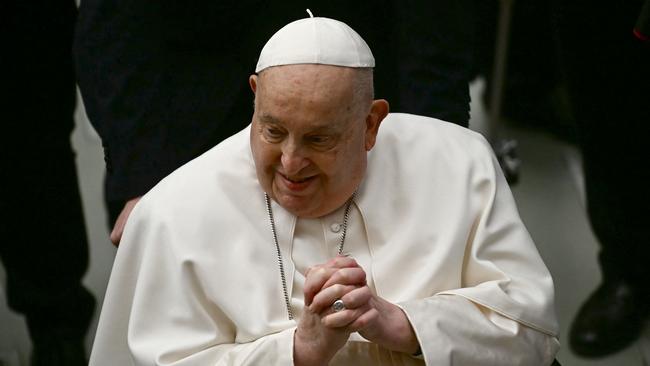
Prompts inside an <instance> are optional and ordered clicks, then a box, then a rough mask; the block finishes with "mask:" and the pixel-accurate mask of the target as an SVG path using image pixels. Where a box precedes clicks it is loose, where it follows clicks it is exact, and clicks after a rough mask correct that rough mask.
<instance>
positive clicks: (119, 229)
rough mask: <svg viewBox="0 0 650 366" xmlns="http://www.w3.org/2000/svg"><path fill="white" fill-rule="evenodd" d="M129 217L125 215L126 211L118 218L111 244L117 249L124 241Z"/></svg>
mask: <svg viewBox="0 0 650 366" xmlns="http://www.w3.org/2000/svg"><path fill="white" fill-rule="evenodd" d="M127 217H128V216H125V215H124V211H122V212H121V213H120V216H118V217H117V220H116V221H115V225H114V226H113V230H112V231H111V243H113V245H115V246H116V247H117V246H119V245H120V240H122V233H123V232H124V225H126V219H127Z"/></svg>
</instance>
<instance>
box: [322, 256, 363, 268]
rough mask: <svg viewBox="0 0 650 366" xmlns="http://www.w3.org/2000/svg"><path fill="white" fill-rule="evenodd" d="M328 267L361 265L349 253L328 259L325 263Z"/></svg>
mask: <svg viewBox="0 0 650 366" xmlns="http://www.w3.org/2000/svg"><path fill="white" fill-rule="evenodd" d="M325 266H326V267H335V268H348V267H359V264H358V263H357V261H356V260H355V259H354V258H352V257H350V256H348V255H341V254H339V255H337V256H336V257H334V258H332V259H330V260H328V261H327V262H326V263H325Z"/></svg>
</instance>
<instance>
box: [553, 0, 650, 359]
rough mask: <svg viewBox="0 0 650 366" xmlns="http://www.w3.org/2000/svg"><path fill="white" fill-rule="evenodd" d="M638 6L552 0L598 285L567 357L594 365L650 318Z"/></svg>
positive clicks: (649, 80) (633, 0)
mask: <svg viewBox="0 0 650 366" xmlns="http://www.w3.org/2000/svg"><path fill="white" fill-rule="evenodd" d="M642 3H643V1H638V0H627V1H608V2H596V3H594V2H591V1H586V0H585V1H572V2H560V1H558V2H557V4H556V5H557V14H556V21H557V31H558V32H557V36H558V42H559V46H560V55H561V58H562V61H563V65H564V71H565V74H566V75H565V76H566V78H567V82H568V87H569V93H570V97H571V102H572V107H573V111H574V115H575V118H576V122H577V127H578V135H579V139H580V145H581V149H582V153H583V162H584V176H585V186H586V194H587V206H588V214H589V219H590V222H591V226H592V228H593V230H594V233H595V234H596V237H597V238H598V240H599V242H600V244H601V251H600V255H599V261H600V265H601V269H602V275H603V277H602V284H601V285H600V286H599V287H598V288H597V289H596V291H595V292H594V293H593V294H592V295H591V296H590V298H589V299H587V301H586V302H585V304H584V305H583V306H582V308H581V309H580V311H579V313H578V315H577V317H576V319H575V320H574V323H573V324H572V328H571V334H570V345H571V347H572V349H573V351H574V352H575V353H577V354H579V355H582V356H587V357H599V356H604V355H607V354H610V353H614V352H616V351H619V350H621V349H623V348H625V347H626V346H628V345H630V344H631V343H632V342H633V341H634V340H636V339H637V338H638V337H639V335H640V333H641V330H642V329H643V326H644V323H645V320H646V319H647V317H648V314H649V312H650V286H649V285H648V283H649V281H650V272H649V268H650V266H648V264H647V262H648V260H650V246H649V244H650V243H649V242H648V236H647V229H646V227H647V217H648V215H647V207H648V205H649V204H650V200H649V198H648V197H649V195H648V187H647V183H646V181H645V178H644V176H645V170H646V169H645V168H644V167H646V166H647V165H648V162H647V159H646V157H647V147H644V146H647V134H645V133H644V131H647V130H648V126H647V124H648V116H650V103H649V102H650V100H649V99H648V86H649V85H650V66H649V65H650V47H648V45H647V44H643V43H642V42H640V41H639V40H637V39H636V38H634V36H633V34H632V29H633V27H634V24H635V22H636V18H637V17H638V15H639V12H640V11H641V6H642Z"/></svg>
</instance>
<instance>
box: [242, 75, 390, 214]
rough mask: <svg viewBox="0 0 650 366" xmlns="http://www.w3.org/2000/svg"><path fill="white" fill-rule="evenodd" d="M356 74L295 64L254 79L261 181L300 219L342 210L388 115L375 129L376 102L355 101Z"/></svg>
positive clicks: (254, 140) (254, 143) (257, 163)
mask: <svg viewBox="0 0 650 366" xmlns="http://www.w3.org/2000/svg"><path fill="white" fill-rule="evenodd" d="M355 72H358V71H357V70H355V69H351V68H345V67H336V66H324V65H288V66H277V67H272V68H269V69H267V70H265V71H263V72H262V73H261V74H260V76H259V77H256V76H254V75H253V76H251V79H250V84H251V87H252V89H253V91H254V92H255V113H254V115H253V122H252V128H251V135H250V139H251V140H250V141H251V149H252V152H253V159H254V160H255V167H256V171H257V178H258V180H259V182H260V184H261V185H262V188H263V189H264V191H265V192H266V193H267V194H268V195H269V196H270V197H271V198H273V199H274V200H275V201H276V202H277V203H279V204H280V205H281V206H282V207H284V208H285V209H287V210H288V211H289V212H291V213H293V214H294V215H297V216H300V217H311V218H313V217H320V216H323V215H326V214H328V213H330V212H332V211H334V210H336V209H337V208H338V207H340V206H341V205H343V204H344V203H345V201H346V200H347V199H348V198H349V197H350V196H351V195H352V193H354V191H355V190H356V189H357V187H358V186H359V184H360V182H361V180H362V179H363V176H364V174H365V171H366V162H367V160H366V159H367V151H368V150H370V149H371V148H372V146H373V145H374V141H375V136H376V133H377V128H378V127H379V123H380V122H381V118H383V116H382V117H381V118H380V119H379V120H378V122H377V123H376V125H375V124H373V122H372V121H374V120H375V119H376V118H375V115H373V114H372V113H371V110H372V109H374V108H371V105H374V102H373V103H371V101H370V100H368V101H367V102H363V103H362V104H361V105H360V101H359V100H358V99H360V98H355V92H354V90H355V88H354V87H355V81H356V80H358V79H357V78H356V77H355V75H356V74H354V73H355ZM384 103H385V102H384ZM386 108H387V106H386ZM384 115H385V114H384Z"/></svg>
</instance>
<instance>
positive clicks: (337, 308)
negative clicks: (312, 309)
mask: <svg viewBox="0 0 650 366" xmlns="http://www.w3.org/2000/svg"><path fill="white" fill-rule="evenodd" d="M332 310H334V312H335V313H338V312H339V311H341V310H345V303H344V302H343V300H341V299H338V300H336V301H334V303H333V304H332Z"/></svg>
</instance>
